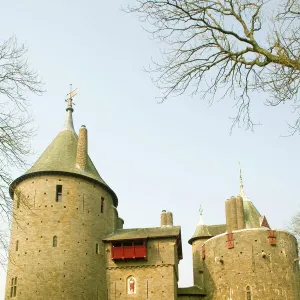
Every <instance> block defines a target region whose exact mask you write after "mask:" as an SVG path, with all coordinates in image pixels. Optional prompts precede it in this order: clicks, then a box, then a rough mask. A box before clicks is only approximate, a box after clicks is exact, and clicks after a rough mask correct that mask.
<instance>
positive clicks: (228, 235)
mask: <svg viewBox="0 0 300 300" xmlns="http://www.w3.org/2000/svg"><path fill="white" fill-rule="evenodd" d="M227 241H233V233H227Z"/></svg>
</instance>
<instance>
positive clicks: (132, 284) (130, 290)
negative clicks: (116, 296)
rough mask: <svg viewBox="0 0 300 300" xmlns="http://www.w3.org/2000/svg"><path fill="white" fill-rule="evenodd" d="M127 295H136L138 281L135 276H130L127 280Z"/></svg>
mask: <svg viewBox="0 0 300 300" xmlns="http://www.w3.org/2000/svg"><path fill="white" fill-rule="evenodd" d="M127 294H129V295H134V294H136V280H135V278H134V277H133V276H129V277H128V278H127Z"/></svg>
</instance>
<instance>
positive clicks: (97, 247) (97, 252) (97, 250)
mask: <svg viewBox="0 0 300 300" xmlns="http://www.w3.org/2000/svg"><path fill="white" fill-rule="evenodd" d="M99 252H100V249H99V244H98V243H96V254H99Z"/></svg>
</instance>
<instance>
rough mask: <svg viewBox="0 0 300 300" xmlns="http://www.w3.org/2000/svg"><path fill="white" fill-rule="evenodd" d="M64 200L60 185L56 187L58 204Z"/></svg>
mask: <svg viewBox="0 0 300 300" xmlns="http://www.w3.org/2000/svg"><path fill="white" fill-rule="evenodd" d="M61 200H62V185H61V184H58V185H57V186H56V202H60V201H61Z"/></svg>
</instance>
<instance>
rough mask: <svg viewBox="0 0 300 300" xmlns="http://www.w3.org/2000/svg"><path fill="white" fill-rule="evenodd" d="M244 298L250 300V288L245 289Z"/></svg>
mask: <svg viewBox="0 0 300 300" xmlns="http://www.w3.org/2000/svg"><path fill="white" fill-rule="evenodd" d="M246 296H247V300H252V296H251V288H250V286H247V288H246Z"/></svg>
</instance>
